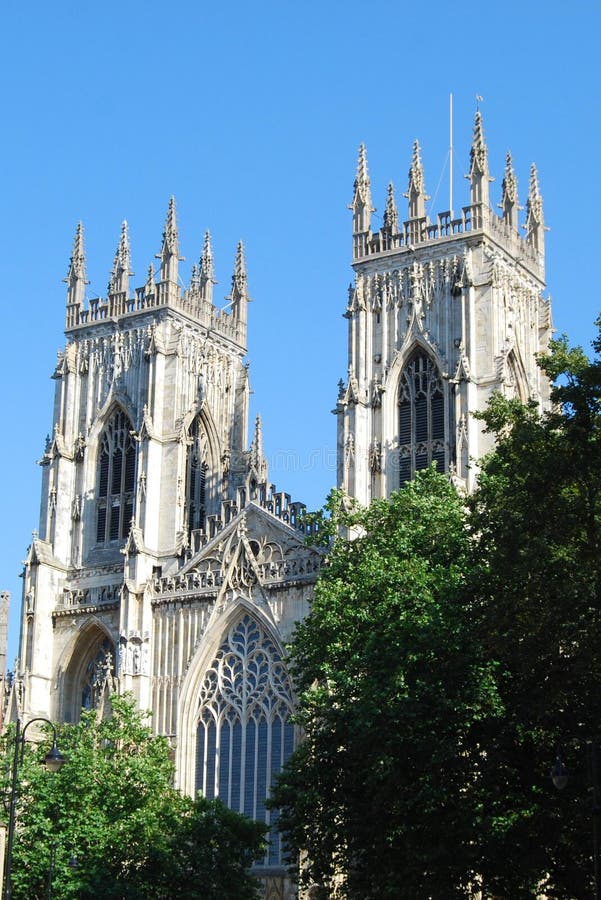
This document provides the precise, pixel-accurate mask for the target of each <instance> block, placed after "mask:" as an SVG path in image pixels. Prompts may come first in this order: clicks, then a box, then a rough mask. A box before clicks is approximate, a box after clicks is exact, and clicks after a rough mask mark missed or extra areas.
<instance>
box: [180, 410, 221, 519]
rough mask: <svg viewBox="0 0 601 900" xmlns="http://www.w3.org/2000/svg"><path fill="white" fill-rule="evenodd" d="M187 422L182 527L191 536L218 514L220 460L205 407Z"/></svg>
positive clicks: (214, 432)
mask: <svg viewBox="0 0 601 900" xmlns="http://www.w3.org/2000/svg"><path fill="white" fill-rule="evenodd" d="M186 418H187V420H188V421H187V422H186V420H184V427H186V444H187V452H186V467H185V523H186V529H187V531H188V534H191V532H192V531H197V530H201V529H202V530H204V527H205V522H206V517H207V515H210V514H211V513H214V512H217V509H218V503H219V499H220V497H219V483H220V462H221V460H220V453H219V439H218V437H217V430H216V428H215V424H214V422H213V420H212V417H211V415H210V413H209V412H208V410H207V409H206V406H205V404H203V405H202V406H201V407H200V409H199V410H198V411H197V412H196V414H195V415H190V416H189V417H186Z"/></svg>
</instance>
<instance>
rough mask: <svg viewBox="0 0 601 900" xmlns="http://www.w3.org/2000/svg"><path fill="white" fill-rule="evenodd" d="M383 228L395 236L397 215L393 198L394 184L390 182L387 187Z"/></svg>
mask: <svg viewBox="0 0 601 900" xmlns="http://www.w3.org/2000/svg"><path fill="white" fill-rule="evenodd" d="M384 228H385V229H386V230H387V231H390V232H391V233H393V234H396V233H397V232H398V230H399V214H398V211H397V205H396V200H395V197H394V184H393V183H392V181H391V182H390V183H389V185H388V195H387V197H386V208H385V210H384Z"/></svg>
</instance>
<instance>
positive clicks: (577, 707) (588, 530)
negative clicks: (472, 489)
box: [471, 337, 601, 898]
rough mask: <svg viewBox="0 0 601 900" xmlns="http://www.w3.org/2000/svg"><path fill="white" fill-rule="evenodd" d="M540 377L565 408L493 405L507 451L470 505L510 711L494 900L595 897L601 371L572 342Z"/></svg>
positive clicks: (487, 780)
mask: <svg viewBox="0 0 601 900" xmlns="http://www.w3.org/2000/svg"><path fill="white" fill-rule="evenodd" d="M593 347H594V349H595V351H596V353H597V354H598V353H599V351H600V350H601V342H600V341H599V339H597V340H596V341H595V342H594V344H593ZM540 364H541V367H542V368H543V370H544V371H545V372H546V374H547V375H548V376H549V377H550V378H551V379H552V381H553V390H552V399H553V401H554V403H555V406H554V409H553V410H552V411H551V412H550V413H548V414H546V415H541V414H540V413H539V411H538V409H537V408H536V406H535V405H534V404H532V403H531V404H528V405H526V406H522V405H521V404H519V403H517V402H515V401H508V400H504V399H503V398H501V397H496V398H494V400H493V402H492V403H491V404H490V407H489V409H488V411H487V413H486V414H485V416H484V420H485V423H486V426H487V427H488V429H489V430H490V431H491V432H493V433H494V434H495V435H496V437H497V446H496V449H495V451H494V453H492V454H491V455H490V456H489V457H488V458H487V459H486V460H485V461H484V463H483V466H482V472H481V475H480V478H479V487H478V490H477V491H476V493H475V495H474V496H473V498H472V500H471V507H472V513H471V525H472V529H473V534H474V552H475V557H476V560H477V562H478V566H476V567H474V570H473V572H474V575H475V581H474V590H473V598H474V600H473V603H472V613H473V621H474V626H475V629H476V634H477V636H478V639H479V641H480V643H481V645H482V647H483V650H484V652H485V653H486V655H487V658H489V659H495V660H496V661H497V663H498V678H497V684H498V690H499V696H500V699H501V701H502V703H503V707H504V715H503V718H502V720H501V724H502V728H501V729H499V728H498V727H497V725H498V723H496V722H495V723H492V727H488V728H487V729H485V730H484V731H483V734H482V737H481V740H482V743H483V744H484V745H485V746H486V747H487V753H486V757H485V760H484V772H483V780H482V783H483V787H484V790H483V804H484V809H485V819H484V828H483V829H482V831H481V841H482V850H481V856H482V863H481V871H482V873H483V877H484V880H485V885H487V886H488V889H489V890H490V891H491V892H492V894H493V895H494V893H495V891H497V892H498V893H499V894H501V895H503V896H509V895H510V896H512V897H515V898H519V897H532V896H536V895H537V892H539V893H540V891H541V886H544V893H545V895H546V896H548V897H561V898H571V897H576V896H578V897H580V896H586V895H587V893H588V892H589V891H591V886H590V876H591V873H592V864H591V859H590V856H591V852H590V851H591V845H592V838H591V834H592V825H591V801H590V797H589V796H588V783H587V773H586V763H585V750H584V745H585V743H586V740H587V739H590V738H594V737H596V736H597V735H598V731H599V725H600V723H601V695H600V694H599V687H598V686H599V683H600V682H601V655H600V654H599V647H600V646H601V530H600V524H601V518H600V517H601V503H600V501H601V365H600V363H599V359H598V357H597V358H595V359H594V360H593V361H592V362H591V361H589V359H588V358H587V356H586V355H585V353H584V352H583V351H582V350H581V349H580V348H574V349H571V348H570V347H569V344H568V341H567V339H566V338H565V337H562V338H561V339H559V340H557V341H553V342H552V353H551V355H550V356H548V357H545V358H544V359H542V360H541V361H540ZM488 724H489V726H490V725H491V723H488ZM558 747H559V748H561V753H562V755H563V757H564V759H565V761H566V764H567V765H568V767H569V769H570V772H571V774H570V781H569V784H568V787H567V788H566V790H565V792H563V793H562V794H561V795H558V794H557V793H556V792H555V791H554V789H553V787H552V786H551V784H550V779H549V771H550V768H551V765H552V762H553V759H554V756H555V752H556V749H557V748H558ZM508 859H511V865H510V866H507V860H508Z"/></svg>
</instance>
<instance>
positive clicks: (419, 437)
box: [398, 351, 445, 485]
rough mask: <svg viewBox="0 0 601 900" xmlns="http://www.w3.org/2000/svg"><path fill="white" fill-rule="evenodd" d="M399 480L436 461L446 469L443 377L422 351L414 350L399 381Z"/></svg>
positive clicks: (439, 467)
mask: <svg viewBox="0 0 601 900" xmlns="http://www.w3.org/2000/svg"><path fill="white" fill-rule="evenodd" d="M398 410H399V483H400V484H401V485H403V484H405V482H407V481H409V480H410V479H411V478H412V477H413V476H414V475H415V473H416V472H417V471H419V470H420V469H426V468H427V467H428V466H429V465H430V464H431V463H436V468H437V469H438V471H439V472H444V471H445V414H444V390H443V385H442V378H441V377H440V372H439V370H438V368H437V366H436V364H435V363H434V362H433V361H432V360H431V359H430V357H429V356H427V355H426V354H425V353H424V352H423V351H418V352H417V353H415V354H414V355H413V356H412V357H411V359H410V360H409V362H408V364H407V365H406V367H405V368H404V370H403V373H402V375H401V379H400V382H399V393H398Z"/></svg>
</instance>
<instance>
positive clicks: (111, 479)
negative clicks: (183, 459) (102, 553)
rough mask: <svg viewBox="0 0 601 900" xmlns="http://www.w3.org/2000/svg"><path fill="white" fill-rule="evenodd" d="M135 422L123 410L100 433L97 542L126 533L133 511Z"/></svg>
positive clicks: (122, 537)
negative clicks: (133, 432) (133, 424)
mask: <svg viewBox="0 0 601 900" xmlns="http://www.w3.org/2000/svg"><path fill="white" fill-rule="evenodd" d="M131 431H132V426H131V422H130V421H129V419H128V417H127V416H126V415H125V413H124V412H122V411H121V410H119V411H117V412H116V413H115V414H114V415H113V416H112V417H111V419H110V420H109V421H108V423H107V425H106V428H105V429H104V431H103V432H102V435H101V437H100V452H99V455H98V493H97V497H98V508H97V517H96V542H97V543H98V544H106V543H109V542H110V541H120V540H123V539H124V538H126V537H127V535H128V533H129V527H130V525H131V520H132V518H133V514H134V488H135V479H136V446H135V443H134V439H133V438H132V435H131Z"/></svg>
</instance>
